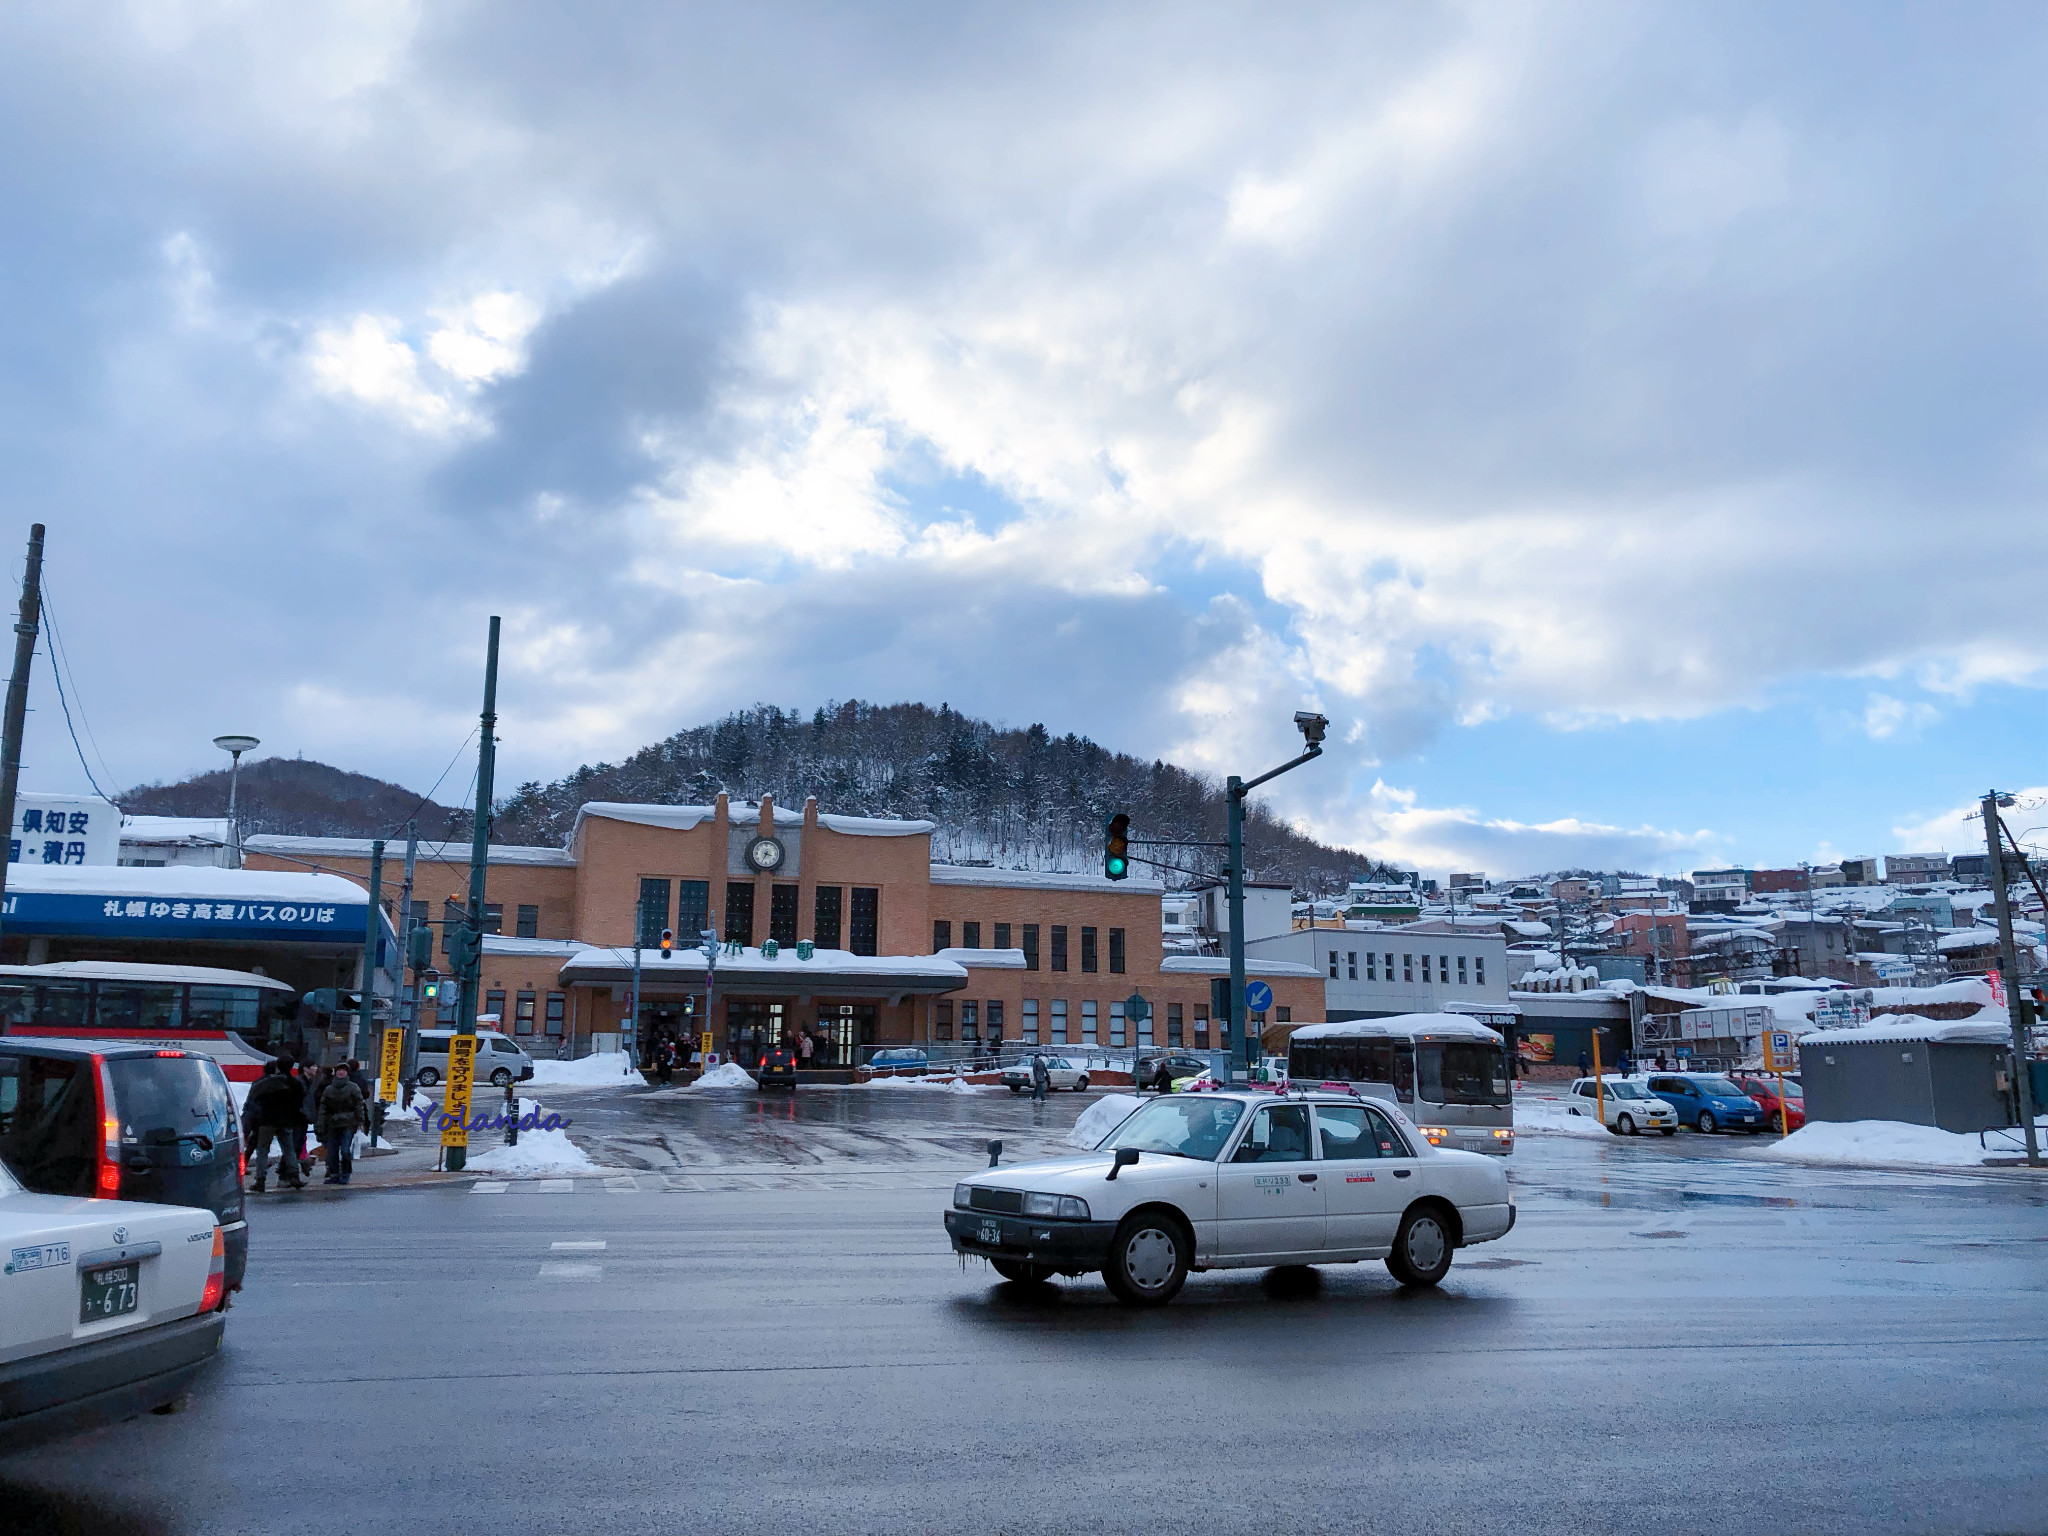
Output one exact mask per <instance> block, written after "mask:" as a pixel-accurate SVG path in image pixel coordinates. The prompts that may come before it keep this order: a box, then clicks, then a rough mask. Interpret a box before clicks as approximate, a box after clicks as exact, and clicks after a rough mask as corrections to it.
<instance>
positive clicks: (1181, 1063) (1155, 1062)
mask: <svg viewBox="0 0 2048 1536" xmlns="http://www.w3.org/2000/svg"><path fill="white" fill-rule="evenodd" d="M1208 1070H1209V1058H1208V1057H1206V1056H1189V1055H1185V1054H1183V1053H1182V1052H1179V1051H1169V1052H1167V1053H1166V1054H1165V1055H1164V1056H1147V1057H1146V1058H1145V1075H1144V1086H1145V1087H1147V1088H1157V1089H1158V1090H1159V1091H1160V1092H1162V1093H1164V1092H1167V1091H1168V1090H1170V1089H1171V1088H1172V1087H1173V1085H1174V1083H1175V1082H1176V1081H1177V1080H1179V1079H1180V1078H1184V1077H1200V1076H1201V1075H1202V1074H1203V1073H1204V1072H1206V1071H1208Z"/></svg>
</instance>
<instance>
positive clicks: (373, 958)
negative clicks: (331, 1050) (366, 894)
mask: <svg viewBox="0 0 2048 1536" xmlns="http://www.w3.org/2000/svg"><path fill="white" fill-rule="evenodd" d="M383 947H384V839H383V838H381V837H380V838H378V839H377V840H376V841H375V842H373V843H371V844H370V912H369V916H368V917H366V918H365V919H364V920H363V989H362V992H361V993H360V994H359V995H358V997H357V999H356V1038H355V1049H354V1050H352V1051H350V1052H349V1055H351V1056H353V1057H355V1058H356V1059H357V1060H358V1061H362V1060H365V1059H367V1058H368V1056H369V1055H370V1041H371V1040H372V1039H373V1038H375V1035H374V1031H375V1029H376V1008H375V1006H374V1004H375V999H376V992H377V952H378V951H379V950H381V949H382V948H383Z"/></svg>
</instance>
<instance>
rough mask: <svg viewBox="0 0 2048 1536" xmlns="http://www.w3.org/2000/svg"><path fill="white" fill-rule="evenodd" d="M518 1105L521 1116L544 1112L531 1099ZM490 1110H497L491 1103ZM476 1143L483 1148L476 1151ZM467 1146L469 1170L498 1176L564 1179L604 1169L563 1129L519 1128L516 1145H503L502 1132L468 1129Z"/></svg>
mask: <svg viewBox="0 0 2048 1536" xmlns="http://www.w3.org/2000/svg"><path fill="white" fill-rule="evenodd" d="M518 1105H519V1109H518V1112H519V1113H520V1114H521V1115H525V1114H528V1113H533V1114H538V1115H545V1114H546V1111H545V1110H543V1109H542V1108H541V1106H540V1104H539V1103H538V1102H536V1101H535V1100H533V1099H521V1100H519V1101H518ZM476 1113H477V1108H476V1107H475V1106H472V1107H471V1109H470V1114H471V1115H472V1116H474V1115H475V1114H476ZM492 1113H494V1114H495V1113H497V1109H496V1107H495V1106H494V1107H493V1109H492ZM479 1145H481V1146H482V1148H483V1150H481V1151H479V1150H477V1149H478V1147H479ZM469 1148H470V1151H469V1160H468V1164H467V1166H468V1168H469V1170H470V1172H472V1173H488V1174H496V1175H498V1176H499V1177H501V1178H522V1179H530V1178H566V1177H569V1176H571V1175H574V1174H579V1173H603V1172H604V1171H605V1170H604V1169H603V1168H601V1167H599V1166H598V1165H597V1164H596V1163H594V1162H592V1161H591V1160H590V1156H589V1154H588V1153H586V1152H585V1151H584V1150H583V1149H582V1148H581V1147H579V1146H577V1145H576V1143H574V1142H573V1141H571V1140H570V1139H569V1133H568V1132H567V1131H561V1130H554V1131H521V1132H520V1133H519V1145H518V1146H516V1147H508V1146H506V1145H505V1133H504V1132H503V1131H471V1132H470V1133H469Z"/></svg>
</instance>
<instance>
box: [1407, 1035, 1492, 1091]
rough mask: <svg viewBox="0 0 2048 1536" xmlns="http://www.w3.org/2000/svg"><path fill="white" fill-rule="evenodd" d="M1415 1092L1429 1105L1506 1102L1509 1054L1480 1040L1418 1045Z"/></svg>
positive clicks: (1431, 1042) (1429, 1042)
mask: <svg viewBox="0 0 2048 1536" xmlns="http://www.w3.org/2000/svg"><path fill="white" fill-rule="evenodd" d="M1415 1091H1416V1094H1417V1096H1418V1097H1419V1098H1421V1099H1422V1101H1423V1102H1424V1103H1427V1104H1507V1103H1510V1102H1512V1101H1511V1100H1510V1099H1509V1097H1508V1063H1507V1053H1506V1052H1505V1051H1503V1050H1502V1049H1501V1048H1500V1047H1499V1046H1497V1045H1494V1044H1491V1043H1487V1042H1481V1041H1476V1040H1475V1041H1464V1040H1451V1041H1427V1042H1424V1043H1422V1044H1420V1045H1417V1046H1416V1047H1415Z"/></svg>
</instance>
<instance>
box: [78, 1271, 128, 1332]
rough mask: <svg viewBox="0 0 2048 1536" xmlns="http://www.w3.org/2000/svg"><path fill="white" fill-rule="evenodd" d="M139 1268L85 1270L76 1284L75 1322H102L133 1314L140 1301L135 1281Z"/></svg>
mask: <svg viewBox="0 0 2048 1536" xmlns="http://www.w3.org/2000/svg"><path fill="white" fill-rule="evenodd" d="M139 1268H140V1266H138V1265H135V1264H116V1265H114V1266H113V1267H112V1268H111V1269H89V1270H87V1271H86V1272H85V1274H84V1275H83V1276H81V1277H80V1280H79V1292H80V1294H79V1298H78V1320H79V1321H80V1322H81V1323H97V1322H102V1321H104V1320H105V1319H107V1318H110V1317H119V1316H121V1314H122V1313H124V1312H133V1311H134V1310H135V1309H136V1307H137V1306H138V1305H139V1304H140V1302H141V1300H142V1286H141V1284H140V1282H139V1280H138V1278H137V1273H136V1272H137V1270H138V1269H139Z"/></svg>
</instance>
